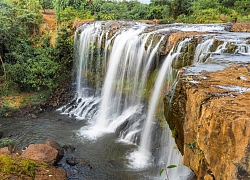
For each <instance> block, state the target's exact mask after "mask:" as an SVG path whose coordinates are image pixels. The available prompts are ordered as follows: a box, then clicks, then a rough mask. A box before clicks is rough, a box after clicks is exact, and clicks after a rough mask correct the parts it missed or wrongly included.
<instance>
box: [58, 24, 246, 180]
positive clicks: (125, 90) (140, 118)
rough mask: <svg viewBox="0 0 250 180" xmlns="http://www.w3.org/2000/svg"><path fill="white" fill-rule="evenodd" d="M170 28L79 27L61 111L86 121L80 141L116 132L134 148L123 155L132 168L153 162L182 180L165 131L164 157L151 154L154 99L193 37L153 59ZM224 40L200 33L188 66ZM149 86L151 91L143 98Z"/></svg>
mask: <svg viewBox="0 0 250 180" xmlns="http://www.w3.org/2000/svg"><path fill="white" fill-rule="evenodd" d="M150 28H151V29H150ZM182 28H183V27H181V26H179V29H182ZM185 28H187V27H185ZM185 28H184V29H185ZM196 28H197V27H196ZM203 28H205V27H203ZM203 28H202V29H203ZM209 28H210V29H212V27H209ZM172 29H174V28H171V27H167V28H162V29H157V28H154V29H153V30H152V27H151V26H150V25H145V24H137V23H125V25H124V26H119V28H112V25H111V23H110V22H95V23H91V24H87V25H83V26H81V27H79V28H78V29H77V31H76V33H75V46H76V49H75V56H76V59H77V73H76V97H75V99H73V100H72V102H71V103H69V104H67V105H65V106H63V107H62V108H60V110H61V111H62V112H63V113H64V114H68V115H70V116H72V117H75V118H76V119H78V120H84V121H86V125H85V126H83V127H81V128H80V129H79V131H78V133H77V134H78V135H79V136H80V137H84V138H86V139H89V140H91V141H92V140H93V141H94V140H96V139H98V138H99V137H101V136H104V135H105V134H106V133H114V132H117V133H119V138H118V140H119V141H120V142H123V143H127V144H134V145H136V147H137V148H136V149H135V151H133V152H130V153H128V155H127V158H128V161H129V167H131V168H132V169H145V168H148V167H150V166H151V165H153V164H154V163H155V162H156V161H157V163H158V162H159V161H163V162H164V163H166V164H168V165H169V164H170V163H171V164H176V165H177V166H178V168H176V169H173V170H171V172H170V173H169V175H170V177H171V179H178V178H179V179H181V176H184V177H187V176H188V175H189V174H190V170H189V169H188V168H186V167H185V166H183V165H182V163H181V157H182V156H181V154H180V153H179V152H178V150H176V149H173V148H172V147H174V146H176V145H175V142H174V139H173V138H172V137H171V135H170V130H169V128H168V127H164V129H162V131H163V132H164V133H163V135H162V138H164V139H165V141H166V144H164V143H162V144H164V145H163V146H164V147H165V148H163V149H162V150H161V151H162V154H164V157H161V159H160V160H159V159H157V160H156V159H155V157H154V154H153V153H152V148H153V147H152V136H153V134H154V133H153V132H154V128H155V126H154V125H155V124H157V123H158V122H157V121H156V119H157V117H155V114H156V111H157V107H158V106H159V100H160V99H162V96H163V95H164V94H165V93H166V91H167V90H168V89H170V88H171V86H172V84H173V81H174V71H176V69H175V70H173V69H172V67H178V68H180V67H179V65H178V63H179V61H181V63H180V66H181V65H182V66H183V65H184V64H185V62H184V61H185V58H181V57H185V56H183V55H184V54H183V53H189V52H187V51H186V50H184V49H185V47H189V44H190V42H191V40H193V37H188V38H183V39H180V40H179V42H178V43H177V44H176V45H175V46H173V47H172V49H171V51H170V52H169V53H168V55H166V56H165V57H164V58H162V59H158V57H159V53H160V52H161V51H162V49H161V47H162V45H164V44H166V41H167V38H168V36H167V33H168V32H169V33H170V32H171V30H172ZM177 29H178V27H177ZM188 29H190V30H191V29H192V28H191V27H188ZM215 29H216V28H215ZM217 29H221V27H219V28H218V27H217ZM164 33H165V34H164ZM215 40H216V41H221V43H219V44H220V45H219V46H218V47H217V49H216V48H214V47H213V45H214V42H215ZM224 42H225V43H224ZM226 42H227V43H228V41H224V40H221V39H219V40H218V39H217V38H216V36H215V35H214V34H213V35H203V36H202V37H201V43H199V44H198V46H197V47H196V49H195V52H194V61H193V64H197V63H199V64H202V63H204V61H205V60H206V59H207V57H210V56H211V54H212V53H211V49H216V50H215V51H214V52H215V53H219V52H224V49H226V46H227V43H226ZM235 44H237V43H235ZM237 47H238V52H241V53H248V52H249V47H248V46H246V45H245V44H244V43H243V44H238V45H237ZM183 51H186V52H183ZM162 57H163V56H162ZM189 64H190V63H189ZM178 68H177V70H178ZM158 69H159V70H158ZM175 73H176V72H175ZM150 83H151V84H150ZM148 86H150V90H152V92H150V93H149V92H148V94H147V95H146V96H147V97H145V91H147V88H148ZM163 87H164V88H163Z"/></svg>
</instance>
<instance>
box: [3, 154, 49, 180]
mask: <svg viewBox="0 0 250 180" xmlns="http://www.w3.org/2000/svg"><path fill="white" fill-rule="evenodd" d="M47 166H48V165H47V164H45V163H37V162H35V161H32V160H29V159H20V158H15V159H14V158H13V157H10V156H6V155H0V172H2V173H4V174H7V175H15V176H18V177H21V178H23V179H27V178H28V179H33V178H34V177H35V171H36V169H37V168H39V167H47Z"/></svg>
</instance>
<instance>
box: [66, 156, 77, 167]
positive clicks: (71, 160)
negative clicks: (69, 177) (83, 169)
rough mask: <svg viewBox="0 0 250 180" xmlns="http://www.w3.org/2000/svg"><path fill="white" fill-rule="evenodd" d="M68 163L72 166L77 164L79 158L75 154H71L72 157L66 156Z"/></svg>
mask: <svg viewBox="0 0 250 180" xmlns="http://www.w3.org/2000/svg"><path fill="white" fill-rule="evenodd" d="M66 163H67V164H69V165H70V166H75V165H77V164H78V163H79V162H78V160H77V159H76V157H75V156H70V157H67V158H66Z"/></svg>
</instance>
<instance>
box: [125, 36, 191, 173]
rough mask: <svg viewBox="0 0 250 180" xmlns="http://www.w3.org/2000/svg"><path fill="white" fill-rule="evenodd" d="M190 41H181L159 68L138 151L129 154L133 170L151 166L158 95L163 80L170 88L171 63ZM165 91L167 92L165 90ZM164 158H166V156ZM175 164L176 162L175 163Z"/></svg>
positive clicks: (188, 39)
mask: <svg viewBox="0 0 250 180" xmlns="http://www.w3.org/2000/svg"><path fill="white" fill-rule="evenodd" d="M189 41H190V38H186V39H184V40H183V41H181V42H180V43H179V44H178V46H177V48H176V52H173V51H174V48H172V50H171V51H170V52H169V54H168V56H167V57H166V59H165V60H164V62H163V64H162V67H161V68H160V71H159V73H158V76H157V79H156V82H155V84H154V91H153V93H152V95H151V97H150V100H151V101H150V104H149V110H148V112H147V119H146V122H145V123H144V127H143V130H142V133H141V142H140V146H139V149H138V151H135V152H133V153H131V155H130V157H129V159H130V160H131V166H132V167H133V168H146V167H148V166H150V165H151V162H152V157H151V156H152V155H151V134H152V124H153V121H154V115H155V111H156V107H157V105H158V102H159V98H160V97H161V95H160V94H162V93H161V90H162V87H163V84H164V80H166V81H167V83H166V84H167V86H166V87H170V86H171V83H170V81H171V80H172V74H173V73H172V62H173V60H174V59H175V58H176V57H178V56H179V55H180V53H181V50H182V47H183V46H184V45H185V44H186V43H188V42H189ZM165 91H167V90H166V89H165ZM168 142H172V144H170V146H174V145H175V143H174V141H173V140H172V141H168ZM166 156H168V155H167V154H166ZM175 163H176V162H175ZM178 164H181V162H178Z"/></svg>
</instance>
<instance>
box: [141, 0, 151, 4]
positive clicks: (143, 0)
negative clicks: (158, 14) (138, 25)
mask: <svg viewBox="0 0 250 180" xmlns="http://www.w3.org/2000/svg"><path fill="white" fill-rule="evenodd" d="M139 1H140V2H141V3H144V4H149V3H150V0H139Z"/></svg>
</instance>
